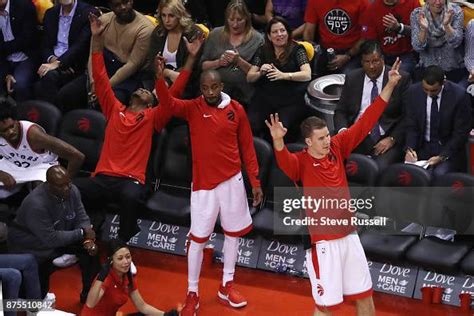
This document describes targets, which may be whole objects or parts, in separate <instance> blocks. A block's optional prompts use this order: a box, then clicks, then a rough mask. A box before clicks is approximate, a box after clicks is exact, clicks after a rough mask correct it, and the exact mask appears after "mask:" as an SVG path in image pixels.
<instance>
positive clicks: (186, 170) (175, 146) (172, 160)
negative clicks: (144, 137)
mask: <svg viewBox="0 0 474 316" xmlns="http://www.w3.org/2000/svg"><path fill="white" fill-rule="evenodd" d="M163 148H164V149H163V153H162V157H157V159H156V160H155V162H154V166H155V167H154V170H155V173H156V175H155V177H156V179H158V182H157V184H158V185H157V187H156V190H155V192H153V194H152V195H151V197H150V198H149V199H148V201H147V202H146V207H147V209H148V210H149V211H150V212H149V216H151V217H153V219H155V220H159V221H163V222H167V223H171V224H177V225H184V226H188V225H189V224H190V221H191V218H190V214H191V213H190V208H189V205H190V196H191V177H192V167H191V166H192V160H191V157H190V139H189V131H188V126H187V125H180V126H177V127H175V128H173V129H172V130H170V131H168V132H167V136H166V137H165V140H164V144H163ZM160 158H161V159H160Z"/></svg>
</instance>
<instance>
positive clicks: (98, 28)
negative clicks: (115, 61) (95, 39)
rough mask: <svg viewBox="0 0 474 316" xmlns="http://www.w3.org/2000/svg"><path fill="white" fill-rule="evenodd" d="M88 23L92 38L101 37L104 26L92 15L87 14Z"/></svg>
mask: <svg viewBox="0 0 474 316" xmlns="http://www.w3.org/2000/svg"><path fill="white" fill-rule="evenodd" d="M89 22H90V26H91V33H92V36H101V35H102V33H103V32H104V30H105V25H104V24H103V23H102V21H101V20H100V19H99V17H98V16H97V15H95V14H94V13H92V12H91V13H89Z"/></svg>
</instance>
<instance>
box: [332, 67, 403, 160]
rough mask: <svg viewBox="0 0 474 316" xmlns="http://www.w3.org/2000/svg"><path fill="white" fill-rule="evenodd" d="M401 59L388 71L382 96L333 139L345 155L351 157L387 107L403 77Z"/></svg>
mask: <svg viewBox="0 0 474 316" xmlns="http://www.w3.org/2000/svg"><path fill="white" fill-rule="evenodd" d="M399 69H400V60H399V59H398V58H397V60H396V61H395V63H394V64H393V67H392V69H391V70H390V72H389V73H388V82H387V84H386V85H385V87H384V88H383V90H382V92H381V93H380V96H379V97H377V98H376V99H375V100H374V102H373V103H372V104H371V105H370V106H369V107H368V108H367V110H366V111H365V112H364V114H363V115H362V116H361V118H360V119H359V120H357V121H356V122H355V123H354V125H352V126H351V127H350V128H349V129H347V130H345V131H343V132H341V133H339V134H337V135H336V136H334V138H333V141H335V142H340V144H341V150H342V155H343V157H349V155H350V154H351V152H352V150H354V148H356V147H357V146H358V145H359V144H360V143H361V142H362V141H363V140H364V138H365V137H366V136H367V135H368V134H369V132H370V131H371V130H372V128H373V127H374V126H375V124H376V123H377V121H378V120H379V118H380V116H381V115H382V113H383V111H384V110H385V107H386V106H387V104H388V101H389V100H390V97H391V96H392V92H393V90H394V89H395V86H396V85H397V84H398V82H399V81H400V79H401V77H402V76H401V75H400V73H399Z"/></svg>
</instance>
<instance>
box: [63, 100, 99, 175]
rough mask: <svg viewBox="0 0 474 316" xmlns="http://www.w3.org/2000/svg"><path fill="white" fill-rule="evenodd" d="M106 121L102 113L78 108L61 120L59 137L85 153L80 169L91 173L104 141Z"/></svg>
mask: <svg viewBox="0 0 474 316" xmlns="http://www.w3.org/2000/svg"><path fill="white" fill-rule="evenodd" d="M105 126H106V121H105V117H104V115H103V114H102V113H100V112H97V111H94V110H87V109H78V110H73V111H70V112H68V113H66V114H65V115H64V117H63V119H62V121H61V126H60V129H59V138H61V139H62V140H64V141H65V142H67V143H69V144H71V145H72V146H74V147H76V148H77V149H78V150H79V151H81V152H82V153H83V154H84V155H85V159H84V163H83V165H82V168H81V171H82V172H83V173H91V172H92V171H94V169H95V166H96V164H97V161H98V160H99V156H100V152H101V150H102V144H103V142H104V136H105Z"/></svg>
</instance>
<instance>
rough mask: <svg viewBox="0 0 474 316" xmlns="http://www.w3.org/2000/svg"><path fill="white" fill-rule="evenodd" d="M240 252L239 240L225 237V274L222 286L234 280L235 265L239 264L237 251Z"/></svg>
mask: <svg viewBox="0 0 474 316" xmlns="http://www.w3.org/2000/svg"><path fill="white" fill-rule="evenodd" d="M238 250H239V238H237V237H229V236H227V235H225V239H224V248H223V252H224V274H223V276H222V285H223V286H225V284H226V283H227V282H229V281H232V280H234V272H235V263H236V262H237V251H238Z"/></svg>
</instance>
